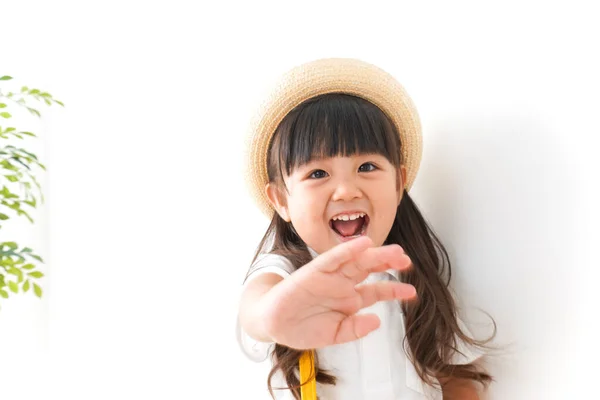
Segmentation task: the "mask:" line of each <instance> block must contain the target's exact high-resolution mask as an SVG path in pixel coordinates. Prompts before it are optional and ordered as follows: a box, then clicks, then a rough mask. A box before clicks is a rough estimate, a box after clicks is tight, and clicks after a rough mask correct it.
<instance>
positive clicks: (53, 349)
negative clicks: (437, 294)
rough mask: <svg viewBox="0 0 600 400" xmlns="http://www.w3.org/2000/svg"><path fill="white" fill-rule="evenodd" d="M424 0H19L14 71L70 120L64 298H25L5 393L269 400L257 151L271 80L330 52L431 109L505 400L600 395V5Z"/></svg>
mask: <svg viewBox="0 0 600 400" xmlns="http://www.w3.org/2000/svg"><path fill="white" fill-rule="evenodd" d="M259 3H260V5H259ZM406 3H408V2H404V3H400V4H399V2H389V3H388V4H387V5H385V3H381V2H371V4H372V5H370V6H368V7H367V6H366V3H365V2H361V3H357V4H351V3H348V2H343V3H342V2H328V3H327V4H318V3H316V2H306V1H305V2H302V3H299V2H295V3H294V4H293V5H292V4H288V3H281V2H279V3H274V4H271V5H267V4H266V3H262V2H245V3H241V2H240V3H238V4H224V3H219V5H215V4H211V5H199V4H197V2H183V1H168V2H167V1H162V2H139V3H137V2H132V1H118V2H117V1H112V2H109V1H105V2H102V3H98V4H96V5H90V4H89V3H87V2H67V1H59V0H54V1H51V2H48V1H46V2H42V1H38V2H28V1H19V2H10V3H9V2H5V4H2V6H1V8H0V10H1V11H0V13H1V14H0V37H1V38H2V39H1V40H0V43H1V45H0V61H1V62H0V66H1V68H0V74H9V75H12V76H14V77H15V79H17V80H19V81H22V82H23V83H24V84H27V85H29V86H38V87H40V88H44V89H46V90H48V91H50V92H51V93H52V94H54V95H55V96H56V97H57V98H59V99H60V100H62V101H64V102H65V104H66V108H65V109H64V110H60V109H52V110H48V112H47V113H46V116H45V117H44V119H43V121H42V131H40V132H41V133H42V132H43V134H42V136H43V138H44V140H45V142H44V143H45V152H44V155H45V159H46V163H47V165H48V167H49V173H48V180H47V182H46V184H47V186H46V190H45V193H46V195H47V197H48V200H49V201H48V203H47V205H46V208H45V209H44V210H43V211H42V214H41V218H42V221H41V222H40V224H38V225H36V230H35V231H33V232H32V233H29V234H30V235H34V236H35V235H38V236H37V237H39V235H45V231H44V229H45V225H44V224H45V222H44V220H45V218H46V217H47V218H48V221H49V234H47V236H46V239H47V242H46V243H47V244H48V246H47V247H48V254H49V255H48V257H46V258H47V259H48V264H47V268H46V270H47V271H48V279H47V280H46V283H45V285H46V287H47V292H46V294H47V295H46V296H45V298H44V299H43V300H42V301H37V300H35V299H26V298H25V297H23V298H18V299H17V298H14V299H12V300H10V302H4V301H3V303H2V304H3V309H2V311H0V343H2V344H3V350H2V354H3V355H4V356H3V357H2V358H3V361H2V362H1V363H0V365H1V370H0V397H3V398H10V399H13V400H17V399H33V398H40V397H39V396H43V397H45V398H59V397H58V396H60V398H63V399H71V398H86V399H105V398H113V399H128V398H178V399H198V398H204V397H206V395H205V391H206V390H209V389H210V390H213V389H214V390H219V391H226V392H228V393H237V394H238V395H239V397H241V396H245V397H248V398H253V399H254V398H256V399H258V398H265V399H266V398H268V397H267V396H266V395H263V396H262V397H261V396H260V394H259V393H263V392H264V390H265V380H266V373H267V371H268V367H267V366H266V365H258V366H257V365H254V364H252V363H251V362H249V361H247V360H245V359H244V358H243V357H242V355H241V353H240V352H239V350H238V348H237V347H236V346H237V345H236V343H235V337H234V329H233V328H234V319H235V318H234V317H235V312H236V305H237V304H236V296H237V292H238V290H239V285H240V284H241V281H242V279H243V276H244V273H245V269H246V268H247V266H248V263H249V261H250V258H251V255H252V252H253V250H254V248H255V246H256V245H257V243H258V241H259V239H260V237H261V235H262V232H263V230H264V229H265V228H266V225H267V221H266V220H265V219H264V218H263V217H262V216H261V215H260V214H259V212H258V211H257V210H256V209H255V208H254V206H253V204H252V203H251V202H250V200H249V198H248V196H247V195H246V192H245V188H244V186H243V182H242V176H241V173H240V171H241V169H242V167H243V166H242V165H241V163H240V154H241V152H242V138H243V135H244V134H245V129H246V126H247V122H248V118H249V116H250V113H251V112H252V107H253V106H254V105H255V103H256V101H257V100H258V99H259V98H260V96H261V94H262V93H263V92H264V90H265V89H266V88H267V87H268V84H270V83H272V81H273V80H274V79H275V78H276V77H277V76H278V75H279V74H280V73H282V72H284V71H285V70H287V69H288V68H290V67H291V66H293V65H295V64H297V63H301V62H304V61H308V60H311V59H315V58H320V57H329V56H344V57H346V56H347V57H358V58H362V59H364V60H366V61H370V62H372V63H375V64H377V65H380V66H381V67H383V68H384V69H386V70H388V71H389V72H391V73H393V74H394V75H395V76H397V78H398V79H399V80H400V81H401V82H402V83H403V84H404V85H405V87H406V89H407V90H408V92H409V93H410V94H411V96H412V97H413V100H414V101H415V103H416V105H417V107H418V109H419V111H420V114H421V118H422V122H423V129H424V141H425V148H424V157H423V163H422V169H421V171H420V174H419V176H418V178H417V181H416V184H415V186H414V189H413V191H412V194H413V196H414V198H415V199H416V200H417V201H418V203H419V204H420V205H421V207H422V209H423V211H424V213H425V214H426V216H427V217H428V218H429V220H430V221H431V222H432V224H433V226H434V227H435V228H436V230H437V231H438V232H439V233H440V235H441V237H442V239H443V240H444V242H445V243H446V245H447V247H448V249H449V251H450V252H451V255H452V258H453V260H454V271H455V281H454V286H455V288H456V289H457V291H459V293H460V295H461V298H460V301H461V303H462V304H464V305H465V307H467V309H468V310H473V309H474V308H476V307H480V308H482V309H484V310H486V311H488V312H490V313H491V314H492V315H493V316H494V318H495V319H496V321H497V323H498V329H499V331H498V343H499V344H502V345H505V347H504V351H503V353H502V354H501V355H499V356H498V357H497V358H496V359H495V360H494V361H493V362H492V365H491V371H492V373H493V374H494V375H495V376H496V380H497V383H495V384H494V385H493V386H492V388H491V390H490V394H489V396H488V398H489V399H506V398H510V399H565V398H576V397H577V396H576V395H577V394H585V393H588V391H590V390H592V388H591V386H592V385H593V383H590V382H589V379H592V378H594V377H593V376H592V374H593V372H592V368H593V367H591V366H592V365H593V364H592V362H593V361H594V355H593V352H594V351H595V352H596V353H597V348H596V346H595V343H594V341H593V339H595V338H596V337H598V325H597V319H596V318H595V315H597V311H595V306H593V305H592V303H594V304H597V303H598V301H597V299H596V296H595V294H596V288H595V281H594V280H593V279H595V278H597V277H598V274H597V272H596V271H597V269H598V267H599V263H598V261H597V255H596V254H595V250H596V249H597V239H598V234H597V232H596V229H597V226H598V211H597V204H598V191H597V188H596V185H597V183H596V182H598V178H597V175H598V172H600V167H599V166H598V156H597V145H598V133H600V132H599V129H598V128H599V126H600V124H599V123H598V119H597V115H598V114H597V113H598V111H597V110H598V105H599V104H598V95H597V93H598V89H600V84H599V79H598V75H597V71H598V70H600V68H599V67H600V65H599V64H598V61H597V59H596V56H595V53H597V52H596V51H595V50H594V49H595V47H597V46H594V40H593V38H594V37H598V34H599V33H600V32H598V28H597V27H595V26H597V24H595V20H594V18H593V13H592V8H591V7H590V6H588V5H586V4H584V3H583V2H579V3H577V2H572V3H570V4H572V5H570V6H569V8H565V6H564V5H563V6H554V5H549V4H547V3H543V2H539V3H534V2H531V1H529V2H527V1H518V2H517V1H512V2H507V1H503V2H496V3H494V4H490V3H489V2H471V3H465V2H456V1H454V2H438V3H432V2H418V5H414V4H412V5H407V4H406ZM411 3H415V2H411ZM382 7H383V8H382ZM592 24H595V26H593V25H592ZM44 212H45V213H47V214H44ZM469 316H470V318H471V320H472V321H476V320H479V319H480V316H479V314H476V313H469ZM478 326H479V325H478ZM480 328H481V329H479V328H477V326H476V327H475V329H476V330H477V331H479V330H481V331H482V332H484V330H483V327H482V326H480ZM32 342H33V343H34V345H33V346H30V345H29V344H30V343H32ZM585 378H587V379H588V380H586V379H585ZM32 382H37V383H36V385H33V386H32ZM224 396H225V395H224V394H223V395H219V396H217V398H224ZM227 397H228V398H230V397H231V398H233V395H228V396H227ZM579 397H582V396H579Z"/></svg>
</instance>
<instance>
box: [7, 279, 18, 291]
mask: <svg viewBox="0 0 600 400" xmlns="http://www.w3.org/2000/svg"><path fill="white" fill-rule="evenodd" d="M8 288H9V289H10V291H11V292H13V293H19V285H17V283H16V282H13V281H9V282H8Z"/></svg>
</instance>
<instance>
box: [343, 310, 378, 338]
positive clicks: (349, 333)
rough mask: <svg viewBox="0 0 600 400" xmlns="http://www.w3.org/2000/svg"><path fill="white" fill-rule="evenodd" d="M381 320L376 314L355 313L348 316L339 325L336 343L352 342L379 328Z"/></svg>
mask: <svg viewBox="0 0 600 400" xmlns="http://www.w3.org/2000/svg"><path fill="white" fill-rule="evenodd" d="M380 324H381V321H380V320H379V317H377V315H374V314H354V315H351V316H349V317H346V318H345V319H344V320H343V321H342V322H341V323H340V325H339V327H338V331H337V334H336V336H335V338H334V343H335V344H340V343H346V342H351V341H353V340H356V339H360V338H361V337H364V336H366V335H367V334H369V333H370V332H372V331H374V330H375V329H377V328H379V325H380Z"/></svg>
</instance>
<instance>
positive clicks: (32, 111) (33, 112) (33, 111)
mask: <svg viewBox="0 0 600 400" xmlns="http://www.w3.org/2000/svg"><path fill="white" fill-rule="evenodd" d="M27 110H28V111H29V112H30V113H32V114H33V115H37V116H38V117H40V116H41V114H40V112H39V111H38V110H36V109H35V108H31V107H27Z"/></svg>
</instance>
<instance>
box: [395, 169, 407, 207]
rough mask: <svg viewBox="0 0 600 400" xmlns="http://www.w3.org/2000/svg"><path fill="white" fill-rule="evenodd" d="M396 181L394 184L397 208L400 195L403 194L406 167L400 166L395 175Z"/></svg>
mask: <svg viewBox="0 0 600 400" xmlns="http://www.w3.org/2000/svg"><path fill="white" fill-rule="evenodd" d="M397 178H398V181H397V182H396V192H397V197H398V206H399V205H400V202H401V201H402V193H404V184H405V182H406V167H405V166H404V165H401V166H400V169H399V170H398V174H397Z"/></svg>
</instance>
